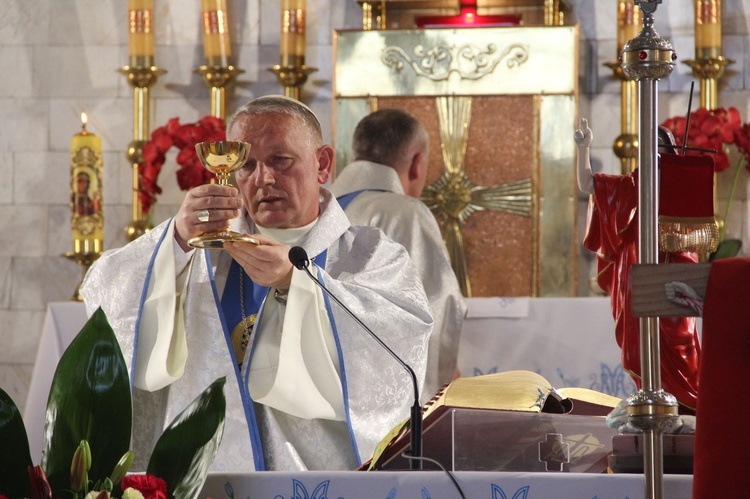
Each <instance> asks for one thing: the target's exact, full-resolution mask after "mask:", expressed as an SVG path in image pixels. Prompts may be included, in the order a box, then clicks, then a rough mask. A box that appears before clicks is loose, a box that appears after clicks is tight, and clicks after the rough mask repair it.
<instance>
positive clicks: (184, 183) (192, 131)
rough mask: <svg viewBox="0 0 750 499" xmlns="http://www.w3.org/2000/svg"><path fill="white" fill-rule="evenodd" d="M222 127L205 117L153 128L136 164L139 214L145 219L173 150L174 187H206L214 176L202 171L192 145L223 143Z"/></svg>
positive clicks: (159, 190) (216, 121)
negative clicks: (141, 158) (175, 169)
mask: <svg viewBox="0 0 750 499" xmlns="http://www.w3.org/2000/svg"><path fill="white" fill-rule="evenodd" d="M225 137H226V125H225V124H224V121H223V120H221V119H219V118H216V117H214V116H205V117H203V118H201V119H200V120H199V121H197V122H196V123H185V124H180V120H179V118H172V119H170V120H169V121H168V122H167V124H166V125H164V126H162V127H159V128H157V129H156V130H154V131H153V133H152V134H151V139H150V140H149V141H148V142H146V144H144V146H143V162H142V163H139V164H138V176H139V179H140V182H139V187H138V189H139V197H140V200H141V207H142V209H143V214H144V215H147V214H148V213H149V211H150V210H151V206H152V205H153V204H154V203H155V202H156V198H157V196H158V195H159V194H161V192H162V190H161V187H159V184H158V183H157V180H158V178H159V173H160V172H161V168H162V166H164V161H165V160H166V155H167V152H168V151H169V150H170V149H171V148H172V147H176V148H177V149H178V150H179V152H178V153H177V159H176V160H177V164H178V165H180V168H178V169H177V172H176V175H177V184H178V185H179V186H180V189H182V190H183V191H187V190H188V189H191V188H193V187H197V186H199V185H203V184H207V183H208V182H210V180H211V179H212V178H214V175H213V174H212V173H211V172H209V171H208V170H206V169H205V168H204V167H203V165H202V164H201V162H200V160H199V159H198V154H197V153H196V152H195V144H197V143H198V142H209V141H217V140H224V139H225Z"/></svg>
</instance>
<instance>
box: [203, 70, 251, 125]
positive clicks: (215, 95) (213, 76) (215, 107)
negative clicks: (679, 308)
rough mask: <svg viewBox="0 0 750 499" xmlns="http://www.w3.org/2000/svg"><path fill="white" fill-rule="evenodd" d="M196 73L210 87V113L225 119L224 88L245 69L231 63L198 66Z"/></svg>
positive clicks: (225, 102)
mask: <svg viewBox="0 0 750 499" xmlns="http://www.w3.org/2000/svg"><path fill="white" fill-rule="evenodd" d="M195 71H196V73H198V74H199V75H201V76H202V77H203V81H204V82H205V83H206V85H208V86H209V87H210V88H211V115H212V116H214V117H216V118H221V119H225V118H226V115H227V101H226V89H227V87H229V85H230V84H231V83H233V81H234V79H235V77H236V76H237V75H239V74H242V73H244V72H245V71H244V70H242V69H239V68H237V67H235V66H232V65H231V64H228V65H227V66H213V67H211V66H199V67H198V69H196V70H195Z"/></svg>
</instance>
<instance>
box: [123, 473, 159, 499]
mask: <svg viewBox="0 0 750 499" xmlns="http://www.w3.org/2000/svg"><path fill="white" fill-rule="evenodd" d="M120 488H121V489H122V490H123V491H125V489H128V488H133V489H135V490H137V491H138V492H140V493H141V494H143V497H144V498H145V499H167V483H166V482H165V481H164V480H163V479H161V478H159V477H155V476H154V475H148V474H146V475H127V476H126V477H125V478H123V479H122V482H120Z"/></svg>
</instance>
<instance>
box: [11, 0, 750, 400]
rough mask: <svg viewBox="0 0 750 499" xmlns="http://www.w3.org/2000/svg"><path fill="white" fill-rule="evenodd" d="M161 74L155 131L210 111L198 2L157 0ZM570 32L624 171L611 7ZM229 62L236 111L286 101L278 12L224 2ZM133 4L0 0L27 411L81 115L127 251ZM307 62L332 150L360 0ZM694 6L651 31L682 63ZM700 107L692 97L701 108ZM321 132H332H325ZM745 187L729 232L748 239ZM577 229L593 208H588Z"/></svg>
mask: <svg viewBox="0 0 750 499" xmlns="http://www.w3.org/2000/svg"><path fill="white" fill-rule="evenodd" d="M154 3H155V33H156V64H157V66H159V67H161V68H163V69H165V70H167V74H165V75H163V76H161V77H160V78H159V80H158V82H157V84H156V85H155V86H154V87H152V89H151V97H152V129H153V128H155V127H157V126H160V125H162V124H165V123H166V122H167V120H168V119H169V118H172V117H175V116H178V117H180V119H181V121H183V122H190V121H194V120H196V119H198V118H200V117H201V116H204V115H206V114H208V113H209V112H210V102H209V94H208V89H207V87H206V86H205V85H204V83H203V82H202V81H201V78H200V76H199V75H197V74H196V73H195V72H194V68H195V67H197V66H199V65H200V64H202V63H203V50H202V42H201V33H200V31H199V14H200V2H198V1H197V0H193V1H188V2H186V1H185V0H155V2H154ZM570 3H571V5H572V6H573V15H572V16H571V17H572V18H573V19H571V22H577V23H579V24H580V26H581V51H580V56H581V60H580V64H579V66H580V77H581V87H580V89H581V93H580V111H579V112H580V115H581V116H587V117H589V122H590V124H591V126H592V128H593V129H594V133H595V135H594V143H593V151H592V159H593V163H594V167H595V168H596V169H598V170H600V171H609V172H613V173H614V172H617V171H618V170H619V162H618V161H617V159H616V158H615V156H614V154H613V153H612V151H611V144H612V141H613V140H614V138H615V137H616V136H617V135H618V134H619V100H620V86H619V83H618V82H617V81H615V80H614V78H613V77H612V75H611V70H610V69H608V68H606V67H604V66H603V63H605V62H608V61H611V60H613V59H615V46H616V34H615V5H616V2H615V1H614V0H607V1H603V0H597V1H594V0H572V1H571V2H570ZM229 4H230V6H231V7H230V8H231V9H232V10H231V14H232V18H231V22H232V33H233V38H234V43H235V46H234V54H235V63H236V65H237V66H238V67H240V68H242V69H243V70H245V73H244V74H242V75H241V76H240V77H239V81H238V84H237V86H236V88H235V90H234V92H233V93H232V95H231V98H230V100H229V106H228V107H229V109H230V110H231V109H234V108H235V107H236V106H237V105H239V104H241V103H242V102H244V101H246V100H248V99H249V98H252V97H255V96H260V95H265V94H270V93H280V91H281V87H280V86H279V85H278V84H277V83H276V80H275V76H274V75H273V74H271V73H270V72H268V71H267V68H269V67H271V66H272V65H274V64H276V63H278V50H279V48H278V47H279V24H280V22H279V19H280V2H278V0H259V1H247V2H245V1H239V0H230V1H229ZM126 5H127V2H126V0H34V1H33V2H29V1H27V0H3V2H2V3H0V67H2V68H4V74H5V76H4V77H3V78H0V117H2V120H0V178H3V179H5V180H4V181H3V182H0V228H1V229H2V230H0V342H1V344H2V348H0V386H1V387H2V388H3V389H4V390H6V391H7V392H8V393H9V394H10V395H11V396H12V397H13V398H14V400H15V401H16V402H17V403H18V404H19V406H21V408H23V406H24V403H25V398H26V393H27V390H28V384H29V380H30V377H31V372H32V368H33V363H34V358H35V353H36V350H37V345H38V341H39V336H40V331H41V329H42V324H43V321H44V316H45V310H46V306H47V303H49V302H52V301H66V300H69V299H70V297H71V295H72V293H73V290H74V289H75V286H76V284H77V283H78V282H79V280H80V278H81V270H80V268H79V267H78V266H77V265H76V264H75V263H73V262H71V261H69V260H67V259H66V258H64V257H63V256H62V255H63V254H64V253H65V252H68V251H71V250H72V242H71V231H70V228H69V221H70V212H69V206H68V199H69V198H68V189H69V187H68V186H69V170H68V156H69V144H70V138H71V136H72V135H73V134H75V133H76V132H77V131H78V130H79V129H80V121H79V116H80V113H81V112H84V111H85V112H86V113H88V115H89V127H88V128H89V130H90V131H91V132H93V133H96V134H98V135H100V136H101V137H102V140H103V146H104V207H105V208H104V209H105V218H106V226H105V240H104V244H105V248H113V247H118V246H121V245H123V244H124V243H125V242H126V239H125V236H124V232H123V229H124V227H125V226H126V225H127V224H128V223H129V221H130V217H131V187H132V184H131V182H132V180H131V168H130V165H129V164H128V162H127V160H126V159H125V156H124V150H125V148H126V146H127V144H128V142H129V141H130V140H131V137H132V105H133V103H132V89H131V88H130V87H129V86H128V84H127V82H126V80H125V78H124V77H123V76H122V75H121V74H119V73H118V72H117V69H118V68H119V67H121V66H123V65H125V64H126V63H127V59H128V53H127V52H128V40H127V24H126V21H127V17H126V12H127V7H126ZM307 5H308V35H307V43H308V53H307V63H308V64H309V65H311V66H313V67H317V68H318V72H316V73H314V74H313V75H312V76H311V78H310V80H309V81H308V83H307V84H306V85H305V87H304V90H303V95H302V100H303V101H305V102H306V103H308V104H309V105H310V106H311V107H312V108H313V109H314V110H315V111H316V112H317V113H318V115H319V116H320V117H321V119H322V122H323V123H324V128H325V134H326V139H327V140H328V141H330V139H331V128H332V126H331V123H332V113H331V97H332V82H331V73H332V60H333V57H332V42H331V40H332V30H335V29H357V28H359V27H360V23H361V11H360V8H359V6H358V4H357V3H356V1H355V0H308V2H307ZM691 5H692V2H689V1H688V0H682V1H679V2H678V1H667V2H663V5H661V6H660V7H659V9H658V11H657V22H656V29H657V31H659V33H660V34H661V35H662V36H665V37H667V38H669V39H670V40H671V41H672V43H673V45H674V46H675V49H676V51H677V54H678V56H679V57H680V59H687V58H690V57H692V51H693V49H692V47H693V36H692V34H693V14H692V8H691V7H690V6H691ZM747 14H750V0H725V1H724V19H725V20H724V46H725V55H726V56H727V57H730V58H732V59H735V61H736V62H735V64H734V65H732V66H730V68H729V71H728V72H727V75H726V76H725V77H724V78H723V79H722V80H721V82H720V90H721V94H720V104H721V105H722V106H725V107H727V106H735V107H737V108H738V109H739V110H740V112H741V114H742V116H743V119H750V109H749V108H750V104H748V99H747V97H748V88H750V75H748V74H746V71H745V67H746V62H745V61H746V59H747V55H746V53H747V52H748V37H747V34H748V23H749V22H750V21H748V17H747ZM691 79H692V77H691V75H690V70H689V68H688V67H687V66H685V65H684V64H678V65H677V66H676V68H675V71H674V72H673V74H672V75H671V76H670V78H669V79H667V80H665V81H663V82H661V84H660V86H659V89H660V100H659V112H660V120H661V119H664V118H666V117H669V116H673V115H677V114H683V113H684V112H685V109H686V107H687V91H688V89H689V85H690V81H691ZM696 100H697V97H696ZM326 125H327V126H326ZM171 164H172V166H171V167H170V166H169V164H168V166H165V169H164V170H163V171H162V173H161V176H160V179H161V182H160V183H161V185H162V187H163V188H164V193H163V194H162V195H161V196H160V198H159V202H158V204H157V205H156V206H155V208H154V210H153V214H154V218H155V221H156V222H159V221H162V220H164V219H165V218H167V217H168V216H169V215H170V214H172V213H173V212H174V211H175V210H176V208H177V206H178V205H179V203H180V200H181V197H182V192H181V191H180V190H179V188H178V187H177V185H176V182H174V180H173V178H174V177H173V172H174V169H173V168H174V165H173V162H172V163H171ZM746 184H747V182H746V178H745V177H744V176H743V178H742V183H741V188H740V189H739V191H740V193H739V195H738V196H737V198H738V201H737V202H736V203H737V205H738V206H737V207H736V208H734V209H733V210H732V216H731V217H730V226H729V230H730V234H731V235H734V236H736V237H741V238H742V239H743V240H745V247H746V248H750V242H748V241H746V240H747V238H748V233H749V232H750V230H748V228H747V227H746V225H747V221H746V217H745V216H744V215H743V212H744V198H745V197H746V193H745V190H746V187H745V186H746ZM579 205H580V209H579V227H581V228H582V227H583V226H584V225H585V205H586V200H585V199H583V198H582V199H581V200H580V203H579ZM591 263H592V259H591V256H590V255H589V254H587V253H586V252H585V251H582V252H581V265H580V271H579V273H580V279H579V280H580V285H579V294H581V295H587V294H589V293H590V291H589V287H588V279H589V277H590V276H591V275H592V273H593V270H592V265H591Z"/></svg>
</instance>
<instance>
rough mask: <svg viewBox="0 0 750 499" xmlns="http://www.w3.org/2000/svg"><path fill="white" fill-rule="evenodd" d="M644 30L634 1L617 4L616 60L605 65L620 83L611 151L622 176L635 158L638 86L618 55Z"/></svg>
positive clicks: (629, 168) (631, 167) (641, 15)
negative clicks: (617, 128)
mask: <svg viewBox="0 0 750 499" xmlns="http://www.w3.org/2000/svg"><path fill="white" fill-rule="evenodd" d="M642 27H643V13H642V12H641V10H640V9H639V8H637V7H636V6H635V4H634V2H633V0H618V2H617V57H618V60H617V61H612V62H608V63H605V66H607V67H609V68H610V69H612V71H613V72H614V75H615V77H616V78H617V79H618V80H620V132H621V133H620V135H618V136H617V138H615V141H614V144H613V145H612V150H613V151H614V153H615V156H617V157H618V158H620V171H621V173H622V174H623V175H625V174H627V173H630V172H632V171H633V170H635V167H636V160H637V158H638V93H637V92H638V87H637V84H636V82H635V81H634V80H631V79H630V78H628V77H627V76H626V75H625V73H624V72H623V70H622V66H621V65H620V61H619V58H620V53H621V52H622V48H623V47H624V46H625V44H626V43H627V42H628V40H631V39H633V38H635V37H636V36H637V35H638V33H640V31H641V28H642Z"/></svg>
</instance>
